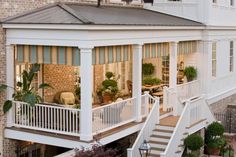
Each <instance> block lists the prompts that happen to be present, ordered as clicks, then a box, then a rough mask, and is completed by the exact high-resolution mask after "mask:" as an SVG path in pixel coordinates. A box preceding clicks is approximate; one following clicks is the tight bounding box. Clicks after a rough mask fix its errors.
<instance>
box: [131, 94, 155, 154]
mask: <svg viewBox="0 0 236 157" xmlns="http://www.w3.org/2000/svg"><path fill="white" fill-rule="evenodd" d="M147 97H149V98H151V99H152V100H153V101H155V103H154V105H153V106H152V109H151V112H150V113H149V115H148V116H147V119H146V121H145V123H144V125H143V127H142V129H141V131H140V132H139V135H138V137H137V138H136V140H135V143H134V144H133V146H132V148H128V149H127V153H128V155H127V156H128V157H139V156H140V155H139V151H138V148H139V146H140V145H141V143H142V142H143V140H144V139H145V140H148V139H147V138H149V137H150V135H151V133H152V131H153V129H154V128H155V126H156V124H158V123H159V115H160V113H159V107H160V106H159V98H156V99H154V98H153V97H152V96H150V95H149V94H148V95H147Z"/></svg>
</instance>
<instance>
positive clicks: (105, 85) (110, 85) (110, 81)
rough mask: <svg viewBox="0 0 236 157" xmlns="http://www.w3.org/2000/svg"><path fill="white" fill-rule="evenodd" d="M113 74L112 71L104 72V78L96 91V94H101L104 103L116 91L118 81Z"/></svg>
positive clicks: (110, 98) (109, 99)
mask: <svg viewBox="0 0 236 157" xmlns="http://www.w3.org/2000/svg"><path fill="white" fill-rule="evenodd" d="M118 79H119V78H117V79H116V78H115V75H114V74H113V73H112V72H107V73H106V80H104V81H103V82H102V86H101V87H100V88H99V90H98V91H97V94H99V95H102V97H103V102H104V103H110V102H111V101H112V100H114V98H115V97H116V95H117V93H118V91H119V90H118V83H117V80H118ZM99 95H98V96H99Z"/></svg>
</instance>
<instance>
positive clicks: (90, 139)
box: [80, 135, 93, 141]
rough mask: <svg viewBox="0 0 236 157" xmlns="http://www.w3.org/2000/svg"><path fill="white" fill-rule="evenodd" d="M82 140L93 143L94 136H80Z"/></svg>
mask: <svg viewBox="0 0 236 157" xmlns="http://www.w3.org/2000/svg"><path fill="white" fill-rule="evenodd" d="M80 140H81V141H92V140H93V136H92V135H80Z"/></svg>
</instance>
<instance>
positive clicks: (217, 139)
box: [205, 122, 226, 155]
mask: <svg viewBox="0 0 236 157" xmlns="http://www.w3.org/2000/svg"><path fill="white" fill-rule="evenodd" d="M223 133H224V127H223V125H222V124H220V123H218V122H213V123H211V124H210V125H209V126H208V127H207V129H206V132H205V143H206V150H207V152H208V154H210V155H219V154H220V150H221V149H222V148H223V147H224V145H225V144H226V140H225V139H224V137H223Z"/></svg>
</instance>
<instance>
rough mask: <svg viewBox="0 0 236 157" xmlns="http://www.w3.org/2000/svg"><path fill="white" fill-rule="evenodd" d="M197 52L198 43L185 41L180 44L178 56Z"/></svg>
mask: <svg viewBox="0 0 236 157" xmlns="http://www.w3.org/2000/svg"><path fill="white" fill-rule="evenodd" d="M194 52H197V41H183V42H179V43H178V54H179V55H183V54H190V53H194Z"/></svg>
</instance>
